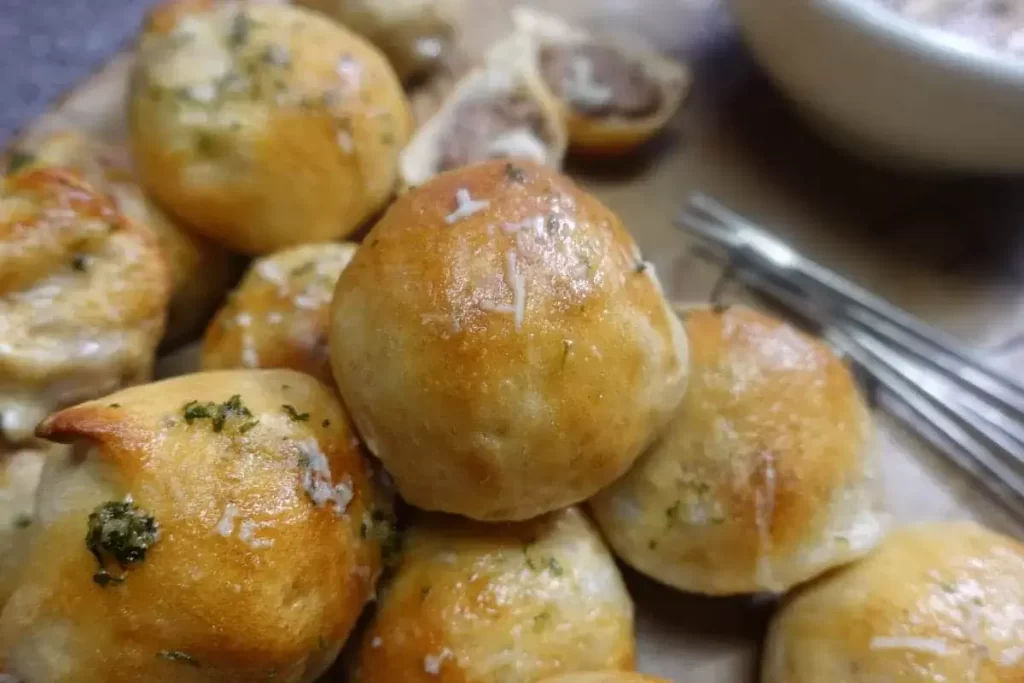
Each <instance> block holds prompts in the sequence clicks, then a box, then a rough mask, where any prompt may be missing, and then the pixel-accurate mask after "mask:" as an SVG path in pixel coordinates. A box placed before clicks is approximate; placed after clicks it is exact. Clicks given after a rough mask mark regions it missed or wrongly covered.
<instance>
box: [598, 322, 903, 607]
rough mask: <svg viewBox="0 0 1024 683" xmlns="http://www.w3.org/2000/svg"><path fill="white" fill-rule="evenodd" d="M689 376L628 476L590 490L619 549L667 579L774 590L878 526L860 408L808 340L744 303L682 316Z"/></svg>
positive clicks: (869, 538) (842, 372)
mask: <svg viewBox="0 0 1024 683" xmlns="http://www.w3.org/2000/svg"><path fill="white" fill-rule="evenodd" d="M685 325H686V333H687V336H688V338H689V344H690V357H691V361H692V366H691V375H690V387H689V390H688V392H687V395H686V398H685V399H684V400H683V402H682V404H681V405H680V406H679V410H678V412H677V414H676V417H675V419H674V420H673V422H672V423H671V425H670V426H669V428H668V430H667V432H666V433H665V435H664V436H663V437H662V438H661V439H660V440H659V441H658V443H657V444H656V445H655V446H654V447H652V448H651V449H650V450H649V451H648V452H646V453H645V454H644V455H643V456H642V457H641V458H640V460H639V461H638V462H637V464H636V466H635V467H634V468H633V469H632V470H630V472H629V474H627V475H626V476H625V477H623V478H622V479H620V480H619V481H617V482H616V483H615V484H614V485H612V486H610V487H609V488H608V489H606V490H604V491H602V492H601V493H600V494H598V495H597V497H596V498H595V499H594V500H593V501H592V509H593V512H594V516H595V517H596V519H597V521H598V524H599V525H600V526H601V529H602V531H604V533H605V536H606V537H607V538H608V541H609V543H611V545H612V547H613V548H614V549H615V550H616V552H617V553H618V554H619V556H620V557H622V559H624V560H625V561H626V562H628V563H629V564H631V565H632V566H633V567H635V568H636V569H638V570H640V571H641V572H643V573H645V574H647V575H649V576H651V577H653V578H655V579H657V580H659V581H661V582H663V583H666V584H668V585H670V586H675V587H676V588H679V589H681V590H685V591H692V592H696V593H708V594H712V595H722V594H732V593H754V592H759V591H772V592H782V591H785V590H787V589H788V588H790V587H792V586H793V585H795V584H797V583H800V582H803V581H806V580H807V579H809V578H811V577H813V576H816V575H818V574H820V573H822V572H824V571H826V570H828V569H830V568H832V567H836V566H838V565H841V564H844V563H846V562H849V561H851V560H854V559H856V558H858V557H860V556H862V555H864V554H865V553H867V552H868V551H869V550H871V548H873V547H874V546H875V544H876V543H878V541H879V540H880V538H881V536H882V533H883V530H884V522H885V520H884V516H883V515H882V514H881V513H880V511H879V508H880V503H881V498H882V491H881V480H880V472H879V469H880V463H879V462H878V457H877V453H876V451H875V447H876V444H875V439H874V432H873V429H872V424H871V414H870V412H869V411H868V408H867V406H866V405H865V403H864V401H863V399H862V398H861V396H860V394H859V392H858V390H857V386H856V383H855V381H854V378H853V376H852V375H851V374H850V372H849V369H848V368H847V367H846V365H845V364H844V363H843V362H842V361H841V360H839V358H837V357H836V356H835V354H833V353H832V351H831V350H830V349H829V348H828V347H827V346H825V344H823V343H822V342H820V341H818V340H815V339H812V338H810V337H808V336H807V335H804V334H802V333H800V332H798V331H797V330H795V329H793V328H792V327H790V326H789V325H787V324H785V323H782V322H780V321H778V320H774V319H772V318H769V317H767V316H765V315H762V314H760V313H756V312H754V311H752V310H749V309H746V308H743V307H739V306H734V307H731V308H728V309H725V310H712V309H695V310H691V311H689V312H688V313H686V314H685Z"/></svg>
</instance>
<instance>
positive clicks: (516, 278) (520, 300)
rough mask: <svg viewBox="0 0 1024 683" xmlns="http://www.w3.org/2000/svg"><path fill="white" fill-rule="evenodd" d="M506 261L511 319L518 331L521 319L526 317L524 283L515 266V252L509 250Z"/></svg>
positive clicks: (521, 323) (520, 327) (521, 325)
mask: <svg viewBox="0 0 1024 683" xmlns="http://www.w3.org/2000/svg"><path fill="white" fill-rule="evenodd" d="M506 260H507V262H508V263H507V265H508V277H509V279H510V280H511V281H512V282H511V283H510V284H509V287H511V289H512V309H513V312H512V319H513V320H514V322H515V326H516V330H517V331H518V330H521V329H522V327H523V317H524V316H525V315H526V282H525V281H524V280H523V274H522V273H520V272H519V268H518V266H517V264H516V252H514V251H512V250H509V252H508V254H507V255H506Z"/></svg>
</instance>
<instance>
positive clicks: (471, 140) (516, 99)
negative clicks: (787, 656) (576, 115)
mask: <svg viewBox="0 0 1024 683" xmlns="http://www.w3.org/2000/svg"><path fill="white" fill-rule="evenodd" d="M549 137H550V136H549V135H548V134H547V125H546V122H545V120H544V113H543V111H541V108H540V107H539V106H538V105H537V103H536V102H534V101H533V100H532V99H530V98H529V97H527V96H526V95H523V94H519V93H511V94H508V95H503V96H500V97H495V98H478V99H471V100H469V101H467V102H463V103H462V104H460V105H458V107H456V109H455V112H454V113H453V115H452V119H451V121H450V122H449V124H448V126H447V129H446V130H445V131H444V133H443V135H442V136H441V141H440V144H439V145H438V148H439V154H438V162H437V170H438V171H448V170H451V169H453V168H459V167H461V166H467V165H469V164H472V163H475V162H478V161H486V160H487V159H506V158H519V159H531V160H533V161H536V162H538V163H546V162H547V158H548V142H547V141H548V140H549Z"/></svg>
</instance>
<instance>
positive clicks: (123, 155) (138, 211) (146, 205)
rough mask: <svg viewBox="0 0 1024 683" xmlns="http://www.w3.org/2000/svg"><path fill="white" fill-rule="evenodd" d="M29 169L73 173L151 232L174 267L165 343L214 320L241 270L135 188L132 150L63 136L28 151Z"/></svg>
mask: <svg viewBox="0 0 1024 683" xmlns="http://www.w3.org/2000/svg"><path fill="white" fill-rule="evenodd" d="M19 154H20V155H21V157H20V158H21V162H22V163H23V164H24V165H25V166H32V167H42V166H59V167H65V168H73V169H75V170H76V171H78V172H80V173H81V174H82V175H83V177H84V178H85V179H86V180H87V181H88V182H89V183H90V184H91V185H92V186H93V187H95V188H96V189H97V190H100V191H102V192H105V193H106V194H109V195H110V196H111V197H112V198H113V199H114V201H115V202H116V203H117V207H118V209H120V211H121V212H122V213H123V214H124V215H125V216H127V217H128V218H129V219H131V220H133V221H135V222H136V223H139V224H140V225H145V226H146V227H148V228H151V229H152V230H153V232H154V233H155V234H156V237H157V240H159V242H160V247H161V248H162V249H163V252H164V257H165V258H166V260H167V265H168V267H169V268H170V277H171V302H170V308H169V309H168V311H167V326H166V329H165V331H164V340H165V342H166V343H167V344H168V345H177V344H179V343H181V342H183V341H187V340H189V339H191V338H192V337H193V336H195V335H196V334H197V333H198V332H199V331H200V330H201V329H202V327H203V325H205V324H206V322H207V321H208V320H209V319H210V317H211V316H212V315H213V312H214V310H216V307H217V304H218V303H219V302H220V300H221V299H222V298H223V297H224V293H225V292H226V291H227V289H228V287H230V286H231V283H233V282H234V281H235V278H236V277H237V276H238V273H239V270H240V269H239V267H238V264H237V263H236V259H235V258H234V257H233V256H232V255H231V253H230V252H228V251H227V250H225V249H223V248H221V247H220V246H218V245H217V244H215V243H214V242H211V241H210V240H208V239H205V238H203V237H200V236H198V235H195V234H192V233H191V232H189V231H188V230H186V229H185V228H183V227H182V226H180V225H178V224H177V223H175V222H174V221H173V220H171V218H170V217H169V216H168V215H167V214H166V213H164V212H163V211H162V210H161V209H159V208H158V207H157V206H156V205H154V204H153V202H151V201H150V200H149V199H148V198H147V197H146V195H145V194H143V192H142V190H141V189H140V188H139V186H138V185H137V184H136V183H135V179H134V177H133V176H132V172H131V162H130V159H129V158H128V153H127V150H121V149H117V148H116V147H114V146H112V145H108V144H104V143H103V142H101V141H99V140H94V139H90V138H88V137H86V136H85V135H84V134H82V133H78V132H75V131H60V132H57V133H53V134H50V135H48V136H46V137H44V138H42V139H40V140H37V141H35V142H34V143H33V144H31V145H30V146H28V147H27V148H24V149H22V150H21V151H20V152H19Z"/></svg>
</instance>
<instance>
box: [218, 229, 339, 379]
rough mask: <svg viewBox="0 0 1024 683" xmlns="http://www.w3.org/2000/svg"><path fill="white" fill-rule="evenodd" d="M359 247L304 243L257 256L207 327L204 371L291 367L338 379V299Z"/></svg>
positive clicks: (316, 375)
mask: <svg viewBox="0 0 1024 683" xmlns="http://www.w3.org/2000/svg"><path fill="white" fill-rule="evenodd" d="M357 248H358V245H356V244H353V243H351V242H345V243H341V244H336V243H330V242H329V243H324V244H304V245H301V246H298V247H292V248H290V249H284V250H282V251H279V252H275V253H273V254H269V255H267V256H264V257H262V258H259V259H256V260H255V261H254V262H253V263H252V265H251V266H250V267H249V270H248V272H247V273H246V275H245V278H244V279H243V280H242V283H241V284H240V285H239V286H238V288H237V289H236V290H235V291H234V292H233V293H232V295H231V298H230V300H229V301H228V303H227V304H226V305H225V306H224V308H222V309H221V310H220V312H219V313H217V317H216V318H214V320H213V322H212V323H211V324H210V327H209V328H208V329H207V330H206V336H205V337H204V339H203V355H202V365H203V369H204V370H219V369H223V368H291V369H293V370H299V371H302V372H305V373H307V374H309V375H313V376H314V377H316V378H317V379H319V380H320V381H321V382H324V383H325V384H328V385H332V384H334V377H333V376H332V375H331V362H330V353H329V351H328V344H327V334H328V330H329V329H330V309H331V298H332V297H333V295H334V286H335V285H336V284H337V282H338V276H339V275H341V271H342V270H343V269H344V268H345V266H346V265H348V262H349V261H350V260H351V259H352V255H353V254H355V252H356V249H357Z"/></svg>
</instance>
